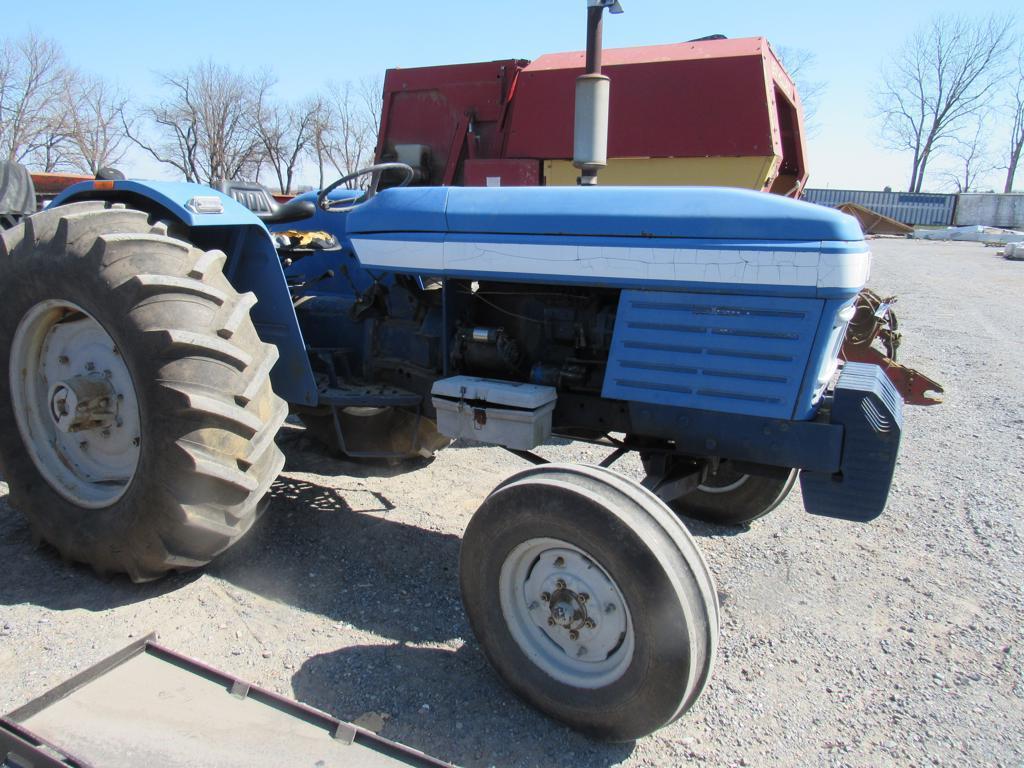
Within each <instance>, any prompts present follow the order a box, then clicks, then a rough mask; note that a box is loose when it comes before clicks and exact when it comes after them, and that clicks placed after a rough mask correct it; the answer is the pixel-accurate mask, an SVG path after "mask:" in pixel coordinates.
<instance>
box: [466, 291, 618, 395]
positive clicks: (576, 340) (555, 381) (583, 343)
mask: <svg viewBox="0 0 1024 768" xmlns="http://www.w3.org/2000/svg"><path fill="white" fill-rule="evenodd" d="M466 293H468V294H469V296H468V298H469V303H468V308H467V311H466V312H465V313H464V316H463V318H462V319H461V320H460V322H459V323H458V325H457V326H456V329H455V332H454V338H453V340H452V344H451V347H450V349H451V353H450V360H449V363H450V365H451V368H452V370H453V371H456V372H458V373H465V374H469V375H473V376H481V377H485V378H488V377H489V378H503V379H512V380H516V381H524V382H530V383H532V384H544V385H547V386H552V387H556V388H557V389H559V390H560V391H575V392H580V393H599V392H600V391H601V384H602V381H603V379H604V369H605V366H606V364H607V361H608V350H609V348H610V346H611V340H612V332H613V331H614V328H615V309H616V306H617V304H618V297H619V292H618V291H616V290H611V289H592V288H571V287H565V286H557V287H548V286H536V285H531V286H524V285H520V284H514V283H498V282H481V283H471V284H468V285H467V286H466Z"/></svg>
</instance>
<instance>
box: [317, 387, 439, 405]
mask: <svg viewBox="0 0 1024 768" xmlns="http://www.w3.org/2000/svg"><path fill="white" fill-rule="evenodd" d="M319 398H320V403H319V404H320V405H333V406H335V407H336V408H388V407H394V408H402V407H406V408H408V407H415V406H418V405H420V404H421V403H422V402H423V397H422V396H421V395H417V394H416V393H415V392H409V391H408V390H405V389H399V388H398V387H389V386H383V385H380V384H375V385H372V386H358V385H348V384H339V385H338V386H336V387H326V388H324V389H321V390H320V392H319Z"/></svg>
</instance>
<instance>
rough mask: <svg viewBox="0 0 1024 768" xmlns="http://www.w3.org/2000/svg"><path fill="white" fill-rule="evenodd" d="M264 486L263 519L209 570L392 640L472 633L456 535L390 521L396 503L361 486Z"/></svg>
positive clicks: (282, 482)
mask: <svg viewBox="0 0 1024 768" xmlns="http://www.w3.org/2000/svg"><path fill="white" fill-rule="evenodd" d="M270 493H271V497H272V501H271V505H270V508H269V509H268V511H267V513H266V514H265V515H264V516H263V519H262V520H261V521H260V522H259V524H258V525H257V526H256V527H254V529H253V530H252V531H251V532H250V533H249V535H248V536H246V538H245V539H243V540H242V541H241V542H239V543H238V544H237V545H236V546H235V547H233V548H232V549H231V550H229V551H228V552H227V553H225V554H224V555H222V556H221V557H220V558H218V559H217V560H216V561H214V562H213V564H212V565H210V566H209V567H208V568H207V569H206V573H208V574H210V575H211V576H216V577H218V578H221V579H224V580H226V581H228V582H231V583H232V584H234V585H236V586H238V587H241V588H242V589H246V590H250V591H252V592H255V593H256V594H259V595H261V596H263V597H265V598H268V599H271V600H277V601H280V602H283V603H287V604H288V605H291V606H294V607H296V608H299V609H301V610H303V611H309V612H311V613H316V614H319V615H321V616H325V617H327V618H328V619H330V620H333V621H338V622H345V623H347V624H351V625H352V626H355V627H358V628H360V629H363V630H366V631H369V632H373V633H376V634H379V635H382V636H384V637H389V638H394V639H395V640H397V641H399V642H440V641H445V640H450V639H452V638H456V637H465V636H466V635H467V634H468V633H469V625H468V624H467V623H466V620H465V618H464V617H463V614H462V605H461V602H460V598H459V590H458V558H459V541H460V540H459V538H458V537H457V536H454V535H450V534H443V533H438V532H436V531H431V530H428V529H426V528H420V527H417V526H415V525H408V524H405V523H399V522H395V521H392V520H389V519H388V513H389V512H390V510H392V509H394V508H395V505H394V504H392V503H391V501H390V500H389V499H388V498H387V497H386V496H385V495H384V494H382V493H380V492H377V491H369V490H367V489H365V488H328V487H324V486H321V485H316V484H314V483H311V482H307V481H304V480H300V479H295V478H290V477H286V476H282V477H280V478H278V480H277V482H275V483H274V486H273V488H272V489H271V491H270ZM350 502H351V504H358V506H359V507H360V508H359V509H358V510H355V509H353V507H352V506H351V504H350Z"/></svg>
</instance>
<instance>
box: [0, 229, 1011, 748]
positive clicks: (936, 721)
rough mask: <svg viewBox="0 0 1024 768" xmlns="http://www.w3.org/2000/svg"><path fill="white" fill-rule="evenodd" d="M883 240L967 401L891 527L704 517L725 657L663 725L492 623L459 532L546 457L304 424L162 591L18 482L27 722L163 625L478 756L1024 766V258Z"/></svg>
mask: <svg viewBox="0 0 1024 768" xmlns="http://www.w3.org/2000/svg"><path fill="white" fill-rule="evenodd" d="M874 246H875V253H876V261H875V268H874V274H873V276H872V286H873V287H875V288H876V289H877V290H879V291H881V292H884V293H898V294H899V295H900V302H899V305H898V308H899V310H900V320H901V326H902V328H903V329H904V332H905V336H906V342H905V346H904V349H903V357H904V359H905V360H906V361H907V362H909V363H910V364H912V365H914V366H916V367H918V368H921V369H922V370H924V371H926V372H928V373H929V374H931V375H932V376H933V377H934V378H936V379H938V380H939V381H942V382H943V383H944V384H945V385H946V390H947V398H946V403H945V404H944V405H942V406H939V407H934V408H915V409H911V410H909V411H908V413H907V417H906V429H905V438H904V447H903V453H902V457H901V460H900V466H899V467H898V469H897V476H896V481H895V484H894V486H893V491H892V495H891V496H890V501H889V507H888V509H887V512H886V514H885V515H884V516H883V517H881V518H880V519H878V520H877V521H875V522H873V523H871V524H868V525H858V524H853V523H846V522H842V521H835V520H827V519H819V518H814V517H811V516H809V515H807V514H806V513H804V512H803V511H802V507H801V502H800V497H799V491H797V492H795V493H794V494H793V495H791V496H790V498H789V499H788V500H787V501H786V502H785V503H784V504H783V505H782V506H781V507H780V508H779V509H778V510H777V511H775V512H774V513H773V514H771V515H770V516H769V517H767V518H765V519H764V520H761V521H758V522H756V523H755V524H753V526H752V527H751V528H750V529H749V530H742V531H736V530H729V529H722V528H714V527H708V526H702V525H696V524H695V525H693V526H692V527H691V530H692V531H693V533H694V534H695V535H696V536H697V538H698V540H699V543H700V545H701V546H702V547H703V549H704V551H705V553H706V555H707V557H708V560H709V563H710V565H711V567H712V570H713V571H714V574H715V577H716V579H717V582H718V589H719V592H720V595H721V599H722V609H723V614H722V622H723V623H722V640H721V645H720V650H719V656H718V664H717V669H716V672H715V675H714V677H713V679H712V682H711V684H710V686H709V688H708V690H707V691H706V693H705V694H704V696H703V698H702V699H701V700H700V701H699V702H698V703H697V705H696V706H695V707H694V708H693V709H692V710H691V711H690V713H689V714H687V715H686V716H684V717H683V718H682V719H681V720H679V721H677V722H676V723H675V724H673V725H671V726H669V727H667V728H664V729H663V730H661V731H660V732H658V733H656V734H654V735H653V736H650V737H647V738H645V739H642V740H640V741H638V742H636V743H630V744H617V745H607V744H601V743H597V742H593V741H590V740H588V739H586V738H584V737H581V736H579V735H577V734H575V733H573V732H572V731H569V730H567V729H566V728H564V727H562V726H560V725H559V724H557V723H555V722H553V721H551V720H549V719H547V718H545V717H543V716H542V715H540V714H538V713H537V712H535V711H534V710H532V709H530V708H529V707H527V706H526V705H524V704H522V703H521V702H520V701H519V700H517V699H516V698H515V697H514V696H513V695H512V694H511V693H509V692H508V690H507V689H506V688H505V687H504V686H503V685H502V684H501V682H500V681H499V680H498V679H497V678H496V677H495V675H494V674H493V673H492V672H491V670H490V668H489V667H488V665H487V663H486V662H485V660H484V658H483V655H482V654H481V652H480V649H479V647H478V646H477V645H476V642H475V641H474V640H473V639H472V637H471V634H470V631H469V628H468V625H467V623H466V621H465V619H464V618H463V615H462V610H461V607H460V603H459V597H458V589H457V583H456V571H457V558H458V548H459V537H460V534H461V532H462V531H463V529H464V527H465V526H466V524H467V522H468V521H469V519H470V516H471V515H472V513H473V511H474V510H475V508H476V507H477V505H478V504H479V503H480V501H481V500H482V499H483V497H484V496H485V495H486V493H487V492H488V491H489V489H490V488H491V487H493V486H494V485H495V484H496V483H497V482H498V481H499V480H500V479H501V478H503V477H505V476H507V475H508V474H510V473H512V472H513V471H516V470H517V469H520V468H521V467H523V466H524V464H523V462H521V461H520V460H519V459H517V458H515V457H513V456H511V455H509V454H507V453H504V452H502V451H500V450H497V449H486V448H480V447H456V448H455V449H453V450H447V451H444V452H442V453H441V454H440V455H439V456H438V458H437V459H436V461H434V462H433V463H431V464H428V465H426V466H421V467H419V468H416V469H415V470H413V471H410V472H408V473H405V474H396V473H394V472H391V471H387V470H383V469H380V468H367V467H365V466H358V465H355V464H351V463H345V462H339V461H335V460H332V459H329V458H326V457H323V456H320V455H319V454H318V453H316V452H315V451H314V450H312V448H311V445H310V443H308V441H307V440H306V438H305V437H304V436H303V435H302V434H301V432H300V431H299V430H298V429H292V430H289V431H287V432H286V433H284V434H283V435H282V438H281V441H282V444H283V445H284V446H285V448H286V450H287V453H288V465H287V467H286V471H285V473H284V475H283V476H282V477H281V479H280V480H279V481H278V483H277V485H276V486H275V488H274V491H273V493H274V502H273V504H272V507H271V509H270V511H269V513H268V514H267V516H266V517H265V518H264V519H263V521H262V522H261V523H260V525H259V526H258V528H257V529H255V530H254V531H253V533H252V534H251V535H250V536H249V538H248V539H247V540H246V541H244V542H243V543H242V544H241V545H239V546H238V547H237V548H236V549H235V550H233V551H232V552H230V553H229V554H228V555H226V556H225V557H223V558H222V559H221V560H219V561H218V562H216V563H215V564H214V565H213V566H212V567H210V568H208V569H207V570H206V571H205V572H203V573H200V574H191V575H185V576H173V577H171V578H168V579H166V580H164V581H162V582H159V583H156V584H150V585H144V586H134V585H132V584H131V583H129V582H128V581H127V580H125V579H123V578H116V579H113V580H110V581H101V580H100V579H98V578H96V577H95V576H93V575H92V573H91V572H89V571H88V570H86V569H84V568H82V567H79V566H74V565H68V564H65V563H62V562H61V561H60V559H59V558H58V557H57V556H56V555H55V554H54V553H53V552H52V551H51V550H49V549H48V548H45V547H43V548H39V549H37V548H34V547H33V546H32V543H31V540H30V537H29V533H28V530H27V528H26V526H25V524H24V523H23V522H22V519H21V517H20V516H19V515H18V514H17V513H16V512H14V511H12V510H11V509H10V508H8V507H7V506H6V504H5V500H4V498H5V497H6V486H4V485H3V484H2V483H0V569H2V571H3V575H2V576H0V579H2V581H0V681H2V685H0V711H9V710H11V709H13V708H14V707H16V706H19V705H21V704H22V703H24V702H26V701H27V700H29V699H31V698H33V697H35V696H38V695H39V694H41V693H42V692H43V691H45V690H47V689H48V688H50V687H51V686H53V685H55V684H56V683H58V682H60V681H62V680H64V679H66V678H67V677H69V676H71V675H72V674H74V673H75V672H76V671H78V670H81V669H83V668H85V667H87V666H88V665H90V664H92V663H93V662H95V661H97V660H99V659H100V658H102V657H104V656H105V655H107V654H109V653H111V652H113V651H115V650H117V649H119V648H120V647H122V646H124V645H126V644H127V643H129V642H130V641H131V640H132V639H133V638H138V637H139V636H141V635H143V634H145V633H147V632H150V631H154V630H155V631H157V632H159V634H160V638H161V640H162V642H164V643H165V644H167V645H169V646H171V647H173V648H175V649H177V650H180V651H182V652H184V653H187V654H190V655H193V656H197V657H199V658H202V659H204V660H207V661H209V662H210V663H212V664H214V665H215V666H219V667H221V668H223V669H225V670H227V671H229V672H231V673H233V674H236V675H239V676H242V677H245V678H247V679H250V680H252V681H254V682H256V683H258V684H261V685H264V686H267V687H269V688H271V689H273V690H276V691H279V692H282V693H285V694H287V695H289V696H294V697H295V698H296V699H298V700H299V701H303V702H306V703H308V704H311V705H313V706H315V707H318V708H321V709H323V710H326V711H327V712H330V713H332V714H335V715H337V716H339V717H341V718H344V719H349V720H355V719H357V718H362V722H365V723H367V724H370V725H374V726H375V727H381V728H382V730H381V732H382V734H383V735H385V736H387V737H389V738H392V739H397V740H399V741H402V742H404V743H406V744H409V745H411V746H414V747H417V748H420V749H423V750H425V751H427V752H429V753H431V754H434V755H437V756H438V757H441V758H444V759H446V760H451V761H453V762H456V763H459V764H464V765H467V766H488V765H499V766H505V765H510V766H511V765H517V766H541V765H551V766H560V765H579V766H610V765H629V766H639V765H659V766H660V765H695V764H702V763H703V764H708V765H715V766H719V765H721V766H724V765H750V766H754V765H772V766H807V765H853V766H875V765H882V764H897V765H930V764H936V765H942V764H957V765H964V764H967V765H1021V764H1022V763H1024V678H1022V659H1024V637H1022V623H1024V610H1022V608H1024V604H1022V596H1021V585H1022V575H1024V568H1022V552H1024V540H1022V534H1024V530H1022V525H1024V524H1022V508H1024V394H1022V392H1021V374H1022V373H1024V365H1022V363H1021V361H1022V358H1024V355H1022V352H1024V345H1022V337H1024V322H1022V313H1021V309H1020V308H1021V296H1022V294H1024V265H1022V264H1019V263H1013V262H1009V261H1005V260H1003V259H1002V258H999V257H998V256H997V253H996V251H995V250H994V249H991V248H985V247H984V246H981V245H976V244H952V243H930V242H915V241H902V240H879V241H875V243H874ZM541 453H543V454H544V455H545V456H547V457H549V458H552V459H558V460H563V461H574V462H593V461H596V460H599V459H600V457H602V456H603V455H604V453H605V451H604V450H602V449H597V448H594V447H591V446H586V445H583V444H578V443H572V444H565V445H552V446H547V447H545V448H543V449H541ZM618 466H620V468H621V469H622V471H623V472H625V473H627V474H630V475H633V476H638V475H639V472H640V469H639V466H638V464H637V462H635V461H628V460H624V461H623V462H621V464H620V465H618Z"/></svg>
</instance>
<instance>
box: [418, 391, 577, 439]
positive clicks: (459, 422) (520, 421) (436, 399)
mask: <svg viewBox="0 0 1024 768" xmlns="http://www.w3.org/2000/svg"><path fill="white" fill-rule="evenodd" d="M430 393H431V395H432V396H433V398H432V402H433V404H434V408H435V409H436V410H437V430H438V432H440V433H441V434H442V435H446V436H447V437H452V438H460V437H461V438H466V439H468V440H477V441H479V442H481V443H491V444H492V445H501V446H504V447H505V448H512V449H513V450H518V451H528V450H530V449H531V448H535V447H537V446H538V445H540V444H541V443H543V442H544V441H545V440H547V439H548V438H549V437H550V436H551V413H552V411H554V409H555V400H556V399H557V397H558V395H557V392H556V391H555V388H554V387H545V386H542V385H540V384H524V383H521V382H516V381H496V380H494V379H481V378H477V377H475V376H452V377H450V378H447V379H440V380H438V381H436V382H434V386H433V389H431V392H430Z"/></svg>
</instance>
